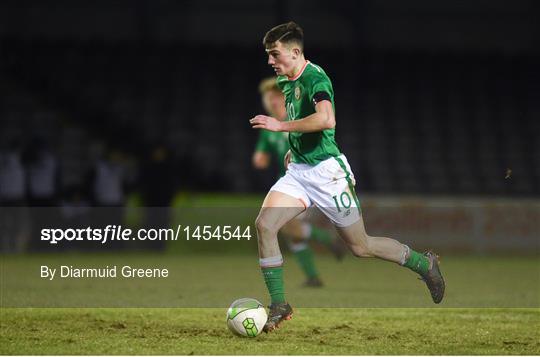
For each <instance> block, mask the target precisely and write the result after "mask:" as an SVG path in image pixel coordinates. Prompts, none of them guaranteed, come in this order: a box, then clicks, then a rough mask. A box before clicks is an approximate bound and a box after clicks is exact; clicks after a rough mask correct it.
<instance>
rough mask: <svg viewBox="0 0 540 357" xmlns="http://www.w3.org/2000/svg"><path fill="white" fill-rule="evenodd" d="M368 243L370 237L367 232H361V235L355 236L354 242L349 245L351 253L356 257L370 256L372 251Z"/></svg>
mask: <svg viewBox="0 0 540 357" xmlns="http://www.w3.org/2000/svg"><path fill="white" fill-rule="evenodd" d="M369 243H370V237H369V236H368V235H367V234H363V236H362V237H357V240H356V242H355V244H353V245H352V246H351V247H350V248H351V252H352V254H353V255H354V256H355V257H358V258H368V257H372V256H373V251H372V248H371V246H370V244H369Z"/></svg>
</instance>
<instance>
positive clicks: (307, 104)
mask: <svg viewBox="0 0 540 357" xmlns="http://www.w3.org/2000/svg"><path fill="white" fill-rule="evenodd" d="M277 84H278V86H279V88H280V89H281V90H282V91H283V94H284V95H285V104H286V106H287V120H298V119H303V118H305V117H307V116H309V115H311V114H313V113H315V104H316V103H315V101H314V100H313V96H314V95H315V94H317V93H326V94H327V95H328V97H330V101H331V102H332V107H333V108H334V112H335V106H334V89H333V88H332V82H331V81H330V78H328V76H327V75H326V73H325V72H324V71H323V69H322V68H321V67H319V66H317V65H315V64H313V63H311V62H309V61H307V62H306V64H305V65H304V67H303V68H302V70H301V71H300V73H299V74H298V75H297V76H296V77H295V78H291V79H289V78H287V77H286V76H278V78H277ZM334 135H335V130H334V129H326V130H323V131H319V132H315V133H299V132H290V133H289V145H290V147H291V153H292V157H291V162H295V163H303V164H308V165H313V166H314V165H317V164H318V163H319V162H321V161H324V160H326V159H328V158H331V157H337V156H339V155H340V152H339V148H338V146H337V144H336V140H335V139H334Z"/></svg>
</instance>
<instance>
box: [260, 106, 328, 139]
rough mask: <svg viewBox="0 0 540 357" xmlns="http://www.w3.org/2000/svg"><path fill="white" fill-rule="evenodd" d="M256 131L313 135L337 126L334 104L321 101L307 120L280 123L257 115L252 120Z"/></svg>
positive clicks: (274, 119)
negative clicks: (294, 132)
mask: <svg viewBox="0 0 540 357" xmlns="http://www.w3.org/2000/svg"><path fill="white" fill-rule="evenodd" d="M250 123H251V125H252V127H253V128H254V129H266V130H270V131H287V132H291V131H296V132H300V133H313V132H317V131H323V130H326V129H333V128H334V127H335V126H336V116H335V115H334V109H333V107H332V103H331V102H330V101H329V100H326V99H324V100H321V101H319V102H317V104H315V113H313V114H311V115H308V116H307V117H305V118H302V119H298V120H292V121H279V120H277V119H276V118H272V117H269V116H266V115H257V116H256V117H254V118H252V119H251V120H250Z"/></svg>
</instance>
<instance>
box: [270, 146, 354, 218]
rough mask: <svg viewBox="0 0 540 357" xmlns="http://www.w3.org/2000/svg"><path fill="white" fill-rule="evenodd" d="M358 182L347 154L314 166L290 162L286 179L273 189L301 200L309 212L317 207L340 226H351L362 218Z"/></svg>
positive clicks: (281, 180) (284, 177)
mask: <svg viewBox="0 0 540 357" xmlns="http://www.w3.org/2000/svg"><path fill="white" fill-rule="evenodd" d="M355 184H356V182H355V180H354V175H353V173H352V171H351V167H350V165H349V163H348V162H347V158H346V157H345V155H340V156H339V157H336V158H330V159H327V160H324V161H323V162H321V163H319V164H317V165H315V166H310V165H307V164H296V163H290V164H289V167H288V168H287V173H286V174H285V176H283V177H281V178H280V179H279V180H278V182H276V183H275V184H274V186H272V188H271V189H270V191H278V192H282V193H285V194H287V195H289V196H292V197H295V198H298V199H299V200H300V201H302V203H303V204H304V206H306V209H307V208H308V207H311V206H312V205H315V206H317V208H319V209H320V210H321V212H323V213H324V215H325V216H326V217H328V219H330V220H331V221H332V222H333V223H334V225H336V226H338V227H347V226H350V225H351V224H353V223H356V222H357V221H358V220H359V219H360V204H359V202H358V198H357V196H356V193H355V190H354V186H355Z"/></svg>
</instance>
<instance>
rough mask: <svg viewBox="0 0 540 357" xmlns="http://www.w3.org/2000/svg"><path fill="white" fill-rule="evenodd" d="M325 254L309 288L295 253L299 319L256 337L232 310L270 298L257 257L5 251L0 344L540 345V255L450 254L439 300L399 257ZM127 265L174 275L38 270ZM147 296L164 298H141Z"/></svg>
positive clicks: (145, 348)
mask: <svg viewBox="0 0 540 357" xmlns="http://www.w3.org/2000/svg"><path fill="white" fill-rule="evenodd" d="M317 258H318V259H317V264H318V266H319V269H320V271H321V273H322V277H323V279H324V281H325V283H326V287H325V288H322V289H308V288H302V287H300V284H301V282H302V280H303V276H302V274H301V272H300V270H299V269H298V267H297V266H296V265H295V264H294V263H293V258H292V257H287V258H286V262H287V266H286V276H285V278H286V291H287V296H288V299H289V300H290V302H291V303H292V304H293V307H294V308H295V315H294V318H293V319H292V320H291V321H288V322H285V323H284V324H283V326H282V328H281V329H279V330H278V331H276V332H274V333H272V334H269V335H264V334H263V335H261V336H258V337H257V338H254V339H248V338H240V337H236V336H233V335H232V334H231V333H230V332H229V331H228V330H227V327H226V323H225V314H226V307H227V306H228V304H229V303H230V302H232V301H233V300H234V299H236V298H239V297H254V298H257V299H260V300H261V301H263V302H267V298H266V293H265V288H264V284H263V282H262V279H261V276H260V272H259V271H258V269H257V261H256V258H254V257H253V256H251V255H240V256H234V255H230V256H223V255H191V256H177V255H172V254H163V255H159V254H144V255H141V254H139V255H138V254H127V255H122V256H118V255H116V254H103V255H95V254H80V253H79V254H77V253H75V254H73V253H64V254H51V255H30V256H9V257H2V277H1V278H2V279H1V281H2V293H1V295H0V298H1V302H2V309H1V310H0V354H122V355H141V354H165V355H172V354H195V355H205V354H220V355H221V354H233V355H234V354H251V355H253V354H300V355H302V354H315V355H317V354H340V355H350V354H533V355H535V354H540V332H539V331H540V308H539V305H540V299H539V296H540V265H539V263H538V259H537V258H536V257H529V258H525V257H522V258H519V257H512V258H502V257H491V258H488V257H484V258H473V257H443V259H444V260H443V265H442V269H443V273H444V274H445V276H446V279H447V284H448V290H447V296H446V299H445V301H443V303H442V304H441V306H436V305H433V304H432V303H431V301H430V298H429V293H428V291H427V289H426V288H425V286H424V285H423V283H422V282H420V281H417V280H416V279H415V276H414V274H413V273H411V272H409V271H407V270H406V269H402V268H400V267H398V266H396V265H394V264H389V263H386V262H380V261H376V260H357V259H354V258H352V257H349V258H347V259H345V261H344V262H341V263H337V262H335V261H334V260H333V259H332V258H331V257H329V256H320V257H317ZM124 263H127V264H132V265H142V266H149V265H160V266H166V267H168V268H169V269H170V270H171V277H170V278H168V279H167V280H164V281H163V282H161V283H157V282H155V281H154V280H150V281H137V282H135V283H129V284H128V283H125V282H123V281H121V280H105V281H100V282H94V281H89V280H77V279H73V280H72V281H61V280H59V281H53V282H50V283H49V282H46V281H44V280H43V279H39V278H38V277H36V275H38V271H39V264H50V265H52V264H78V265H92V264H93V265H98V266H99V265H104V264H124ZM13 272H19V273H18V274H11V273H13ZM130 297H136V298H137V299H133V300H130V299H129V298H130ZM142 301H146V302H148V305H149V306H163V307H162V308H150V307H148V308H141V307H140V306H143V304H141V302H142ZM118 302H121V303H125V305H124V306H122V305H120V304H118ZM115 304H116V305H115ZM17 306H19V307H17ZM22 306H34V307H33V308H28V307H26V308H24V307H22ZM46 306H57V307H55V308H50V307H49V308H47V307H46ZM62 306H87V307H85V308H65V307H62ZM95 306H117V307H111V308H100V307H95ZM126 306H133V307H132V308H126ZM171 306H183V307H184V308H172V307H171ZM189 306H192V307H189ZM193 306H206V307H199V308H195V307H193ZM332 306H334V307H332ZM340 306H341V307H343V306H345V307H346V308H339V307H340Z"/></svg>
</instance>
